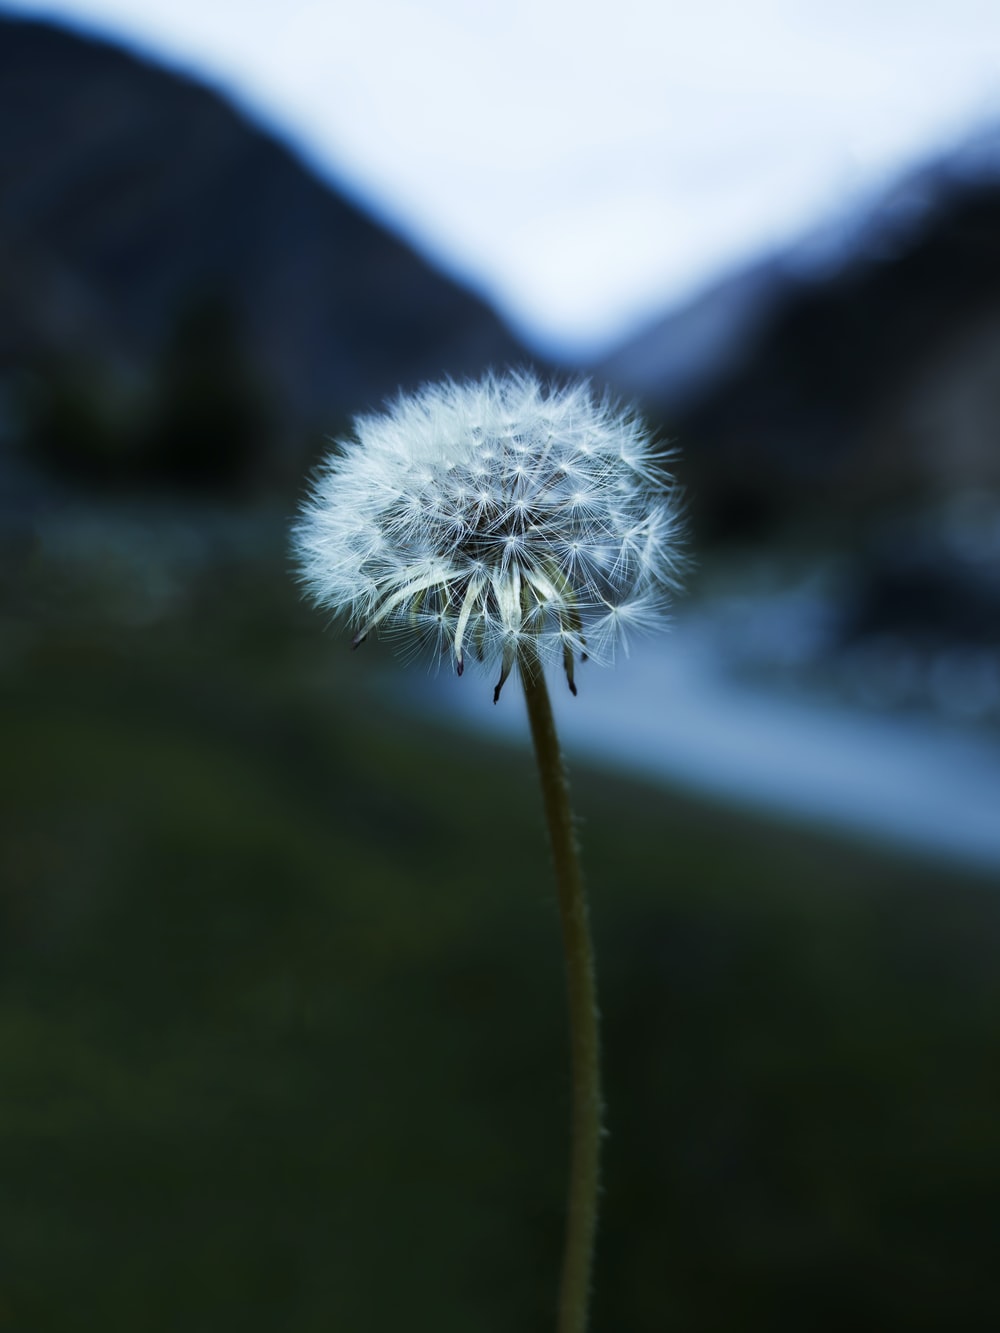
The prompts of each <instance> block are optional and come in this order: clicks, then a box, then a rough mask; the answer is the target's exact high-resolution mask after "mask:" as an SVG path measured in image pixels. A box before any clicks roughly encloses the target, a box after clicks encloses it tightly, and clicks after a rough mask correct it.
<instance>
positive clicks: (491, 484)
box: [293, 373, 683, 698]
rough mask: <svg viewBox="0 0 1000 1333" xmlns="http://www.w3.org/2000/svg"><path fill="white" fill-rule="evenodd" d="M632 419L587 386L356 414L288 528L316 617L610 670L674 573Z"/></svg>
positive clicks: (490, 379) (473, 392)
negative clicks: (327, 614)
mask: <svg viewBox="0 0 1000 1333" xmlns="http://www.w3.org/2000/svg"><path fill="white" fill-rule="evenodd" d="M664 456H665V455H664V451H663V450H662V448H661V447H659V446H658V445H657V444H656V442H655V441H654V440H653V439H652V437H651V436H650V434H649V432H648V431H647V430H646V428H645V427H644V426H643V424H642V423H641V421H639V419H638V418H637V417H636V416H635V415H634V414H633V413H631V412H629V411H623V410H622V409H620V408H619V407H617V406H615V405H614V404H613V403H612V402H611V401H610V400H609V399H607V398H596V397H595V396H594V395H593V394H592V392H591V390H590V389H589V387H588V386H587V385H586V384H579V383H577V384H571V385H568V386H565V387H556V388H545V387H543V385H542V384H541V383H540V381H539V380H537V379H536V378H535V377H534V376H532V375H529V374H523V373H522V374H511V375H505V376H494V375H490V376H487V377H486V378H485V379H482V380H479V381H475V382H469V383H463V384H457V383H453V382H451V381H447V382H445V383H442V384H435V385H429V386H426V387H424V388H423V389H421V390H420V391H419V392H418V393H416V394H413V395H408V396H401V397H400V398H398V399H397V400H396V401H395V402H394V403H392V404H391V405H390V407H389V408H388V410H387V411H386V412H385V413H384V414H381V415H378V416H366V417H360V418H358V419H357V420H356V421H355V423H354V434H353V436H352V437H351V438H350V439H348V440H344V441H341V442H340V444H339V447H338V450H337V452H335V453H334V454H332V455H331V456H330V458H329V459H327V461H326V463H325V464H324V465H323V467H322V468H321V470H320V472H319V474H318V476H317V478H316V480H315V483H314V485H313V488H312V492H311V494H310V496H309V498H308V500H307V501H306V503H305V505H304V508H303V511H302V514H301V516H300V518H299V521H298V523H297V524H296V526H295V529H294V532H293V546H294V550H295V554H296V557H297V560H298V563H299V568H300V571H301V577H302V581H303V583H304V585H305V587H306V589H307V591H308V592H309V594H310V595H311V596H312V598H313V600H314V601H315V602H316V604H317V605H318V606H321V607H323V608H326V609H329V610H332V611H334V612H335V613H337V614H339V615H342V616H343V617H345V618H346V619H347V620H348V622H349V623H350V625H351V628H352V629H353V630H354V633H355V642H356V643H359V642H361V640H363V639H364V638H366V637H367V636H368V635H369V634H370V633H379V634H393V635H397V636H400V637H402V638H404V639H405V640H406V648H407V651H410V650H412V649H414V648H421V647H426V648H428V649H429V651H430V652H431V653H432V654H433V655H434V656H436V657H438V658H439V659H440V658H442V657H447V658H450V659H451V660H452V661H453V662H454V664H455V666H456V668H457V669H458V671H459V673H460V674H461V672H462V671H463V669H464V667H465V664H466V661H467V660H468V659H470V658H471V659H472V660H475V661H479V662H483V663H485V664H487V666H489V667H491V668H494V667H495V666H496V664H498V663H499V666H500V673H501V674H500V684H499V685H498V686H497V688H496V691H495V695H494V697H495V698H496V697H498V696H499V691H500V688H501V686H502V685H503V682H504V681H505V680H506V678H507V676H508V675H509V674H510V671H511V670H512V668H513V667H514V666H515V665H520V666H522V667H523V666H524V663H525V660H526V654H528V653H529V651H530V657H531V660H532V661H533V660H535V659H537V660H539V661H541V662H543V663H544V662H558V663H559V664H560V665H561V666H562V667H563V669H564V670H565V671H566V675H567V679H568V680H569V683H570V687H571V688H572V689H573V692H574V693H575V692H576V689H575V684H574V678H573V677H574V663H575V662H576V661H578V660H579V659H581V658H582V657H584V656H587V657H592V658H594V659H596V660H598V661H610V660H612V659H613V658H614V655H615V652H616V650H617V649H618V648H622V649H624V650H625V651H627V648H628V639H629V636H630V634H631V633H632V632H633V631H648V630H653V629H655V628H656V627H657V626H658V625H659V624H661V623H662V621H663V619H664V616H665V611H666V606H667V603H668V602H669V596H670V593H671V592H672V591H675V590H676V589H677V587H678V585H679V578H680V573H681V569H682V566H683V558H682V543H681V524H680V520H679V507H678V503H677V493H676V488H675V487H674V486H673V484H672V482H671V480H670V478H669V477H668V476H667V475H666V474H665V473H664V472H663V469H662V463H663V459H664Z"/></svg>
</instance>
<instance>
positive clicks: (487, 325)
mask: <svg viewBox="0 0 1000 1333" xmlns="http://www.w3.org/2000/svg"><path fill="white" fill-rule="evenodd" d="M0 312H2V318H0V390H2V389H4V387H5V386H6V387H7V388H8V390H9V389H10V385H11V384H12V383H14V382H15V381H16V384H17V386H20V387H19V389H18V393H16V394H15V395H14V396H15V397H16V398H17V410H18V413H20V415H21V416H22V417H23V416H24V415H25V413H26V415H27V417H28V419H29V426H30V429H29V435H31V437H32V441H33V442H34V443H35V444H37V445H38V448H39V449H41V451H42V452H43V453H45V454H46V455H47V456H49V458H50V460H54V461H56V462H58V463H60V464H61V465H66V464H67V463H69V462H71V461H72V460H71V459H70V457H69V455H73V457H74V458H75V459H76V460H77V462H79V461H80V460H81V459H84V460H85V462H86V466H91V465H93V464H94V463H95V459H99V461H100V462H101V467H99V468H98V469H97V470H98V472H100V471H101V470H102V468H103V472H104V473H106V474H109V473H112V472H114V470H115V468H116V467H118V466H119V464H120V463H121V458H120V457H117V458H116V457H114V455H116V453H117V454H118V455H121V454H122V453H125V454H132V455H135V456H142V457H144V458H147V460H148V457H149V456H150V455H151V454H152V455H156V454H157V451H158V450H159V455H158V456H159V457H160V458H161V462H162V461H163V450H164V449H166V450H167V452H168V453H169V451H170V450H171V449H182V448H183V447H186V448H187V450H188V454H189V455H190V457H189V458H188V460H187V464H188V465H194V470H195V471H197V470H198V466H199V465H198V464H196V462H195V455H197V456H198V457H200V458H201V460H202V463H201V465H200V466H202V470H203V471H205V472H206V473H210V472H211V471H212V467H213V466H215V464H210V463H209V462H208V461H206V459H207V456H208V455H210V454H213V451H215V454H221V455H227V451H228V454H231V455H233V457H231V458H229V459H228V461H226V459H225V458H223V461H222V462H219V460H218V458H216V463H217V464H218V466H217V468H216V470H217V471H218V470H221V471H222V472H225V471H226V470H227V468H228V467H229V465H230V463H233V464H235V462H236V456H237V455H239V454H240V452H241V450H243V449H244V446H245V445H247V447H250V445H248V444H247V442H250V444H252V443H253V441H252V439H251V437H252V436H253V434H254V432H253V430H252V429H251V425H252V423H253V422H257V424H258V426H259V430H258V431H257V434H258V435H259V436H267V438H268V441H270V442H271V443H273V442H274V441H275V440H284V442H285V443H286V444H287V441H288V439H289V437H294V436H295V435H296V434H297V433H298V434H299V437H300V438H301V433H302V431H304V430H307V429H309V428H310V427H315V428H319V427H321V428H323V429H325V430H329V429H335V428H337V427H339V426H340V425H341V424H342V422H343V420H344V417H345V416H346V415H347V414H348V413H353V412H356V411H358V410H363V409H365V408H367V407H370V406H377V405H378V403H379V402H380V401H381V400H382V399H383V398H384V397H385V396H386V395H387V394H391V393H393V392H395V390H396V389H397V388H398V387H399V386H400V385H403V386H407V385H412V384H414V383H415V382H418V381H420V380H422V379H425V378H427V377H434V376H438V375H440V374H441V373H443V372H447V373H450V374H453V375H462V374H466V373H470V374H471V373H476V372H478V371H480V370H481V369H483V368H484V367H486V366H487V365H489V364H503V363H507V362H510V361H515V362H516V361H520V360H521V359H523V356H524V353H523V351H522V349H521V348H520V346H519V345H518V344H517V343H516V342H515V340H514V339H513V338H512V336H511V335H510V334H509V333H508V332H507V331H506V330H505V329H504V328H503V326H502V325H501V324H500V322H499V321H498V319H497V318H496V317H495V316H494V315H493V314H492V313H491V312H490V311H489V310H488V308H487V307H486V306H485V305H484V304H483V303H482V302H480V301H479V300H477V299H476V298H475V297H473V296H472V295H470V294H469V293H468V292H466V291H464V290H462V289H461V288H460V287H459V286H458V285H457V284H456V283H454V282H452V281H450V280H449V279H448V278H446V277H444V276H443V275H442V274H440V273H438V272H435V271H434V270H433V269H431V268H430V267H429V266H428V265H427V264H426V263H424V262H423V261H422V260H421V259H419V258H418V257H417V256H416V255H415V254H414V253H413V251H412V250H410V249H409V248H408V247H407V246H406V245H405V244H403V243H402V242H401V241H400V240H398V239H396V238H395V237H393V236H391V235H390V234H389V233H388V232H387V231H385V230H384V229H383V228H382V227H380V226H378V225H377V224H376V223H375V222H373V221H372V220H371V219H369V218H367V217H365V216H364V215H363V214H362V213H361V212H360V211H359V210H358V209H356V208H355V207H353V206H352V205H351V204H350V203H348V202H346V201H345V200H344V199H343V198H340V197H338V195H337V194H336V193H335V192H334V191H333V190H332V189H331V188H329V187H328V186H327V185H325V184H324V183H322V182H321V181H320V180H318V179H317V178H316V177H315V176H313V175H312V174H310V172H309V171H308V169H307V168H305V167H304V166H303V165H302V163H301V162H300V161H299V160H298V159H297V158H296V157H295V156H294V154H293V153H292V152H290V151H289V150H288V149H287V148H285V147H284V146H283V145H281V144H280V143H278V142H277V141H276V140H275V139H273V138H272V137H270V136H268V135H267V134H266V133H264V132H262V131H261V130H260V129H257V128H255V127H254V126H253V125H251V124H250V123H249V122H248V121H247V120H245V119H244V118H243V117H242V116H241V115H239V114H238V113H237V112H236V111H234V110H233V109H232V108H231V107H230V106H229V105H227V103H226V102H225V101H224V100H223V98H222V97H220V96H219V95H217V94H216V93H214V92H212V91H210V90H208V89H206V88H204V87H201V86H199V85H197V84H196V83H194V82H193V81H191V80H189V79H187V78H185V77H182V76H180V75H178V74H176V73H168V72H166V71H165V70H163V69H159V68H156V67H154V66H153V65H151V64H149V63H147V62H145V61H143V60H140V59H138V58H136V57H135V56H133V55H130V54H127V53H125V52H124V51H122V50H119V49H116V48H115V47H113V46H110V45H107V44H105V43H103V42H99V41H94V40H89V39H86V38H84V37H81V36H79V35H77V34H74V33H70V32H67V31H63V30H60V29H59V28H57V27H54V26H51V25H49V24H47V23H36V22H21V21H12V20H9V19H0ZM26 369H27V370H28V371H33V372H34V373H33V374H29V375H28V376H27V381H28V384H29V390H30V391H29V392H27V394H26V395H25V393H24V392H21V389H22V388H23V381H24V372H25V370H26ZM5 373H6V380H4V375H5ZM19 376H20V378H19ZM9 396H10V394H9V392H8V397H9ZM136 396H138V397H139V398H145V406H144V408H143V409H142V410H139V409H138V408H137V407H136V402H135V401H134V400H135V398H136ZM25 401H26V403H27V406H25ZM0 406H3V404H2V403H0ZM199 414H200V416H199ZM0 415H2V414H0ZM139 417H144V418H145V424H144V425H142V426H141V428H140V427H139V426H138V425H137V424H136V423H137V420H138V418H139ZM123 418H124V419H125V420H126V421H127V423H128V424H127V428H125V427H123V425H122V419H123ZM0 426H2V422H0ZM0 433H2V432H0ZM140 436H141V439H140V438H139V437H140ZM165 436H169V439H165V438H164V437H165ZM185 440H186V441H187V444H186V446H185V445H184V444H183V442H184V441H185ZM257 446H258V447H261V448H263V447H265V445H264V443H262V441H261V440H258V441H257ZM88 449H89V451H90V457H89V459H88V458H87V454H88ZM213 456H214V455H213ZM133 461H134V459H133ZM84 470H86V467H85V468H84Z"/></svg>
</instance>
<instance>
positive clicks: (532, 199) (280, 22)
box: [2, 0, 1000, 354]
mask: <svg viewBox="0 0 1000 1333" xmlns="http://www.w3.org/2000/svg"><path fill="white" fill-rule="evenodd" d="M2 8H4V9H6V10H7V11H8V12H20V13H25V14H37V15H45V16H49V17H53V18H57V19H58V18H63V19H66V20H69V21H71V22H72V23H74V24H75V25H77V26H81V25H82V26H85V27H86V28H88V29H90V30H93V31H95V32H98V33H100V34H102V35H107V36H112V37H117V38H119V39H121V40H123V41H125V42H127V43H128V44H129V45H131V46H133V47H134V48H136V49H138V50H140V51H142V52H143V53H145V54H147V55H151V56H153V57H155V58H158V59H160V60H163V61H164V62H166V63H168V64H170V65H173V66H175V67H178V68H181V69H183V70H186V71H188V72H190V73H192V74H194V75H196V76H197V77H200V78H202V79H204V80H206V81H207V82H210V83H211V84H213V85H214V86H215V87H217V88H218V89H220V90H221V91H223V92H224V93H226V94H228V95H229V96H230V97H232V98H233V99H234V100H236V101H237V102H238V103H239V104H240V105H241V107H242V108H243V109H244V110H246V111H248V112H250V113H251V114H252V115H253V116H254V117H255V118H257V119H258V120H260V121H262V122H263V123H264V124H265V125H266V126H268V127H270V128H272V129H274V130H276V131H277V132H278V134H279V135H280V136H281V137H282V138H283V139H284V140H285V141H286V142H288V143H290V144H291V145H292V146H293V147H295V148H296V149H297V150H298V151H299V152H300V153H301V154H302V155H303V156H304V157H305V158H306V159H307V160H308V161H309V162H310V163H311V164H312V165H313V166H314V167H315V168H316V169H318V170H319V171H320V172H321V174H323V175H324V176H327V177H329V178H331V179H333V180H335V181H336V182H339V183H341V184H344V185H347V186H348V187H349V188H350V189H351V191H352V192H353V193H354V194H355V195H356V196H358V197H359V198H360V199H361V200H362V201H363V202H364V203H365V204H366V205H367V206H369V207H370V208H372V209H374V210H375V211H376V212H377V213H378V214H379V215H380V216H381V217H382V218H384V219H386V220H388V221H389V222H390V223H391V225H392V226H393V227H395V228H396V229H397V230H399V231H401V232H402V233H403V234H404V235H405V236H406V237H407V238H408V239H409V240H410V241H411V242H413V243H414V244H415V245H416V246H417V247H418V248H419V249H420V250H421V251H422V252H423V253H424V254H425V255H427V256H428V257H429V258H431V259H432V260H434V261H435V262H437V263H438V264H440V265H441V266H443V267H444V268H445V269H446V270H448V271H449V272H451V273H452V274H454V275H456V276H458V277H460V278H462V279H463V280H465V281H466V282H468V283H470V285H472V286H473V287H475V288H476V289H477V290H478V291H479V292H481V293H482V294H483V295H485V296H486V297H487V298H488V299H489V300H491V301H492V302H493V304H494V305H495V306H496V307H497V309H498V310H499V311H500V313H501V314H502V315H503V316H504V317H505V318H506V319H507V320H508V321H509V322H510V323H511V324H512V325H513V326H514V328H515V329H516V330H517V331H518V332H519V333H520V334H521V335H522V336H525V337H527V338H528V339H529V340H530V341H532V342H533V343H534V344H535V346H536V347H539V348H540V349H546V348H548V349H550V350H551V349H552V348H553V347H558V348H559V349H561V350H563V351H571V352H576V353H582V354H587V353H589V352H592V351H596V350H597V349H599V348H601V347H605V346H607V345H609V344H611V343H612V342H614V341H615V340H616V339H618V338H620V337H622V336H624V335H625V334H627V333H628V332H629V331H631V330H632V329H634V328H635V327H637V326H638V325H639V324H641V323H642V322H644V321H646V320H649V319H651V318H654V317H656V316H657V315H659V314H662V313H664V312H665V311H666V310H667V309H669V308H670V307H671V306H672V305H675V304H677V303H679V302H681V301H683V300H685V299H686V298H687V297H689V296H691V295H693V294H694V293H696V292H697V291H698V289H699V288H700V287H702V286H704V285H705V284H707V283H709V282H711V281H712V280H713V279H714V278H716V277H718V276H720V275H721V274H722V273H724V272H725V271H727V270H729V269H731V268H734V267H736V266H738V265H739V264H741V263H743V262H745V261H747V260H749V259H752V258H754V257H755V256H756V255H759V254H760V253H761V251H763V250H765V249H768V248H770V247H772V246H775V245H780V244H782V243H783V242H785V241H788V240H792V239H794V238H796V237H797V236H799V235H801V234H802V233H803V232H804V231H806V230H808V229H810V228H811V227H813V226H815V225H816V224H818V223H820V222H822V221H823V220H824V219H826V218H828V217H830V216H831V215H834V214H836V213H838V212H840V211H842V210H843V209H844V208H845V207H847V206H848V205H849V204H850V202H851V201H852V200H855V199H858V198H862V197H864V195H865V194H866V193H867V192H869V191H871V190H872V189H873V188H875V187H876V186H877V184H878V183H879V182H881V181H884V180H886V179H887V177H891V176H892V175H893V174H895V173H896V172H899V171H901V170H902V169H903V168H905V167H906V166H908V165H911V164H913V163H914V162H916V161H919V160H920V159H922V158H923V157H924V156H926V155H927V154H928V153H931V152H933V151H935V150H937V149H940V148H945V147H947V146H948V145H949V144H950V143H952V142H953V141H955V140H957V139H959V138H960V137H961V136H962V135H963V134H964V133H966V132H967V131H969V130H971V129H973V128H974V127H975V126H977V125H979V124H981V123H982V122H983V121H985V120H986V119H988V118H990V117H996V118H1000V3H998V0H909V2H907V0H837V2H835V0H799V2H798V3H796V2H795V0H704V3H702V4H700V5H699V4H693V3H691V0H684V2H682V0H659V2H657V0H350V2H348V0H339V2H338V0H239V3H234V2H233V0H52V2H51V3H48V4H34V3H30V0H29V2H28V3H24V2H23V0H13V2H11V0H5V3H3V4H2Z"/></svg>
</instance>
